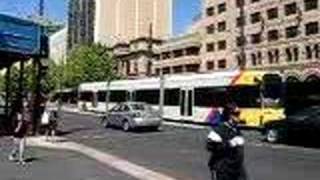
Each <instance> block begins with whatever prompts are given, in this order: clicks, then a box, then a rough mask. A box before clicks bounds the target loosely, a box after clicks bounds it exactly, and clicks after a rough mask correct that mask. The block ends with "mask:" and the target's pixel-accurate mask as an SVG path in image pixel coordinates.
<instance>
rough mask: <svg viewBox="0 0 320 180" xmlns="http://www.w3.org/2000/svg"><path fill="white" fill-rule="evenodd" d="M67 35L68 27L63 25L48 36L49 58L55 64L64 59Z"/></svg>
mask: <svg viewBox="0 0 320 180" xmlns="http://www.w3.org/2000/svg"><path fill="white" fill-rule="evenodd" d="M67 35H68V28H67V27H65V28H63V29H62V30H60V31H58V32H56V33H54V34H53V35H51V36H50V37H49V47H50V53H49V59H51V60H53V61H54V62H55V63H56V64H59V63H63V62H65V60H66V57H67Z"/></svg>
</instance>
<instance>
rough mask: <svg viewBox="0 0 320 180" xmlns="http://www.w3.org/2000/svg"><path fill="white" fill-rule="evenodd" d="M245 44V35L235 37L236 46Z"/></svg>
mask: <svg viewBox="0 0 320 180" xmlns="http://www.w3.org/2000/svg"><path fill="white" fill-rule="evenodd" d="M245 44H246V39H245V37H241V36H240V37H237V46H238V47H241V46H244V45H245Z"/></svg>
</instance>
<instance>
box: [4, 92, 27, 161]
mask: <svg viewBox="0 0 320 180" xmlns="http://www.w3.org/2000/svg"><path fill="white" fill-rule="evenodd" d="M16 106H19V108H18V111H17V112H16V115H15V121H16V123H15V124H16V125H15V128H14V132H13V145H14V147H13V149H12V151H11V153H10V155H9V160H10V161H16V160H18V163H19V164H22V165H24V164H25V160H24V152H25V146H26V135H27V131H28V125H29V122H30V112H29V108H28V106H29V103H28V101H27V99H26V98H22V103H19V105H16ZM17 156H18V159H16V158H17Z"/></svg>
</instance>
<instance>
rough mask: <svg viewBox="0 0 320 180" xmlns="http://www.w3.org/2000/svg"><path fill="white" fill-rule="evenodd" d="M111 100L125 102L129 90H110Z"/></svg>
mask: <svg viewBox="0 0 320 180" xmlns="http://www.w3.org/2000/svg"><path fill="white" fill-rule="evenodd" d="M109 96H110V98H109V101H110V102H116V103H117V102H125V101H127V91H120V90H119V91H111V92H110V95H109Z"/></svg>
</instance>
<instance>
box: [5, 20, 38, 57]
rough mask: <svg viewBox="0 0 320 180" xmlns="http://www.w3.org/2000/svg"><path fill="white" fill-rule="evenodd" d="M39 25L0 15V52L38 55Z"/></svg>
mask: <svg viewBox="0 0 320 180" xmlns="http://www.w3.org/2000/svg"><path fill="white" fill-rule="evenodd" d="M40 35H41V28H40V25H38V24H36V23H33V22H31V21H26V20H22V19H18V18H14V17H11V16H7V15H2V14H0V51H3V52H6V53H17V54H21V55H27V56H35V55H40V47H41V46H40V42H41V41H40Z"/></svg>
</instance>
